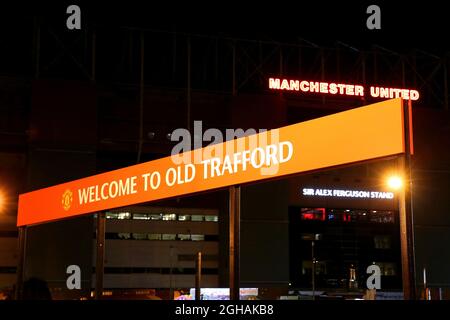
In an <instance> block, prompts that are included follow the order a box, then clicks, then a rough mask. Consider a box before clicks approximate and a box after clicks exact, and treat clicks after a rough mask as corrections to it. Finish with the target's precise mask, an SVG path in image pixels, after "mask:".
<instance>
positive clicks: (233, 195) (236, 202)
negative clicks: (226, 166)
mask: <svg viewBox="0 0 450 320" xmlns="http://www.w3.org/2000/svg"><path fill="white" fill-rule="evenodd" d="M229 192H230V197H229V198H230V205H229V216H230V217H229V219H230V221H229V228H230V229H229V233H230V244H229V246H230V247H229V263H230V277H229V282H230V300H239V271H240V270H239V269H240V268H239V245H240V244H239V240H240V239H239V238H240V224H241V187H239V186H231V187H230V189H229Z"/></svg>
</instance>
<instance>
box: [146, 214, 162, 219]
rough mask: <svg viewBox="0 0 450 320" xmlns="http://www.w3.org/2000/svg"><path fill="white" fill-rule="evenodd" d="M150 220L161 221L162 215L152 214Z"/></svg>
mask: <svg viewBox="0 0 450 320" xmlns="http://www.w3.org/2000/svg"><path fill="white" fill-rule="evenodd" d="M149 218H150V220H161V219H162V214H151V215H149Z"/></svg>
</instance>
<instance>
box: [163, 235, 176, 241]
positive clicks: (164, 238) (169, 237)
mask: <svg viewBox="0 0 450 320" xmlns="http://www.w3.org/2000/svg"><path fill="white" fill-rule="evenodd" d="M176 237H177V235H176V234H171V233H164V234H162V239H163V240H176Z"/></svg>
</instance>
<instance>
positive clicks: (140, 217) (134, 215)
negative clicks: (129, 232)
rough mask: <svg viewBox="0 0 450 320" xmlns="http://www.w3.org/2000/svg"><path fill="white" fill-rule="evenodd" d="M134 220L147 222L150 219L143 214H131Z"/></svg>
mask: <svg viewBox="0 0 450 320" xmlns="http://www.w3.org/2000/svg"><path fill="white" fill-rule="evenodd" d="M133 219H134V220H148V219H150V217H149V216H148V215H147V214H145V213H134V214H133Z"/></svg>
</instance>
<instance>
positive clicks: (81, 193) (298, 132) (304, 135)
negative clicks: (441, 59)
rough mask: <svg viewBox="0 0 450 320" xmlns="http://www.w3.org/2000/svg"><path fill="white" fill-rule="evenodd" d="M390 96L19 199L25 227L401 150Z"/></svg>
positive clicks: (400, 126) (397, 105) (399, 112)
mask: <svg viewBox="0 0 450 320" xmlns="http://www.w3.org/2000/svg"><path fill="white" fill-rule="evenodd" d="M404 117H405V115H404V113H403V101H402V100H401V99H393V100H388V101H384V102H380V103H376V104H373V105H369V106H365V107H361V108H356V109H352V110H349V111H344V112H340V113H337V114H333V115H330V116H326V117H322V118H318V119H314V120H311V121H306V122H302V123H297V124H294V125H290V126H286V127H282V128H279V129H274V130H270V131H267V132H262V133H259V134H255V135H252V136H247V137H242V138H239V139H235V140H231V141H227V142H224V143H218V144H214V145H209V146H207V147H204V148H201V149H197V150H193V151H188V152H184V153H182V154H178V155H173V156H169V157H166V158H162V159H158V160H154V161H150V162H146V163H142V164H138V165H134V166H130V167H126V168H123V169H119V170H115V171H110V172H106V173H102V174H98V175H94V176H91V177H87V178H83V179H79V180H75V181H71V182H67V183H63V184H59V185H56V186H52V187H49V188H45V189H40V190H36V191H32V192H29V193H25V194H21V195H20V196H19V210H18V218H17V225H18V226H25V225H32V224H37V223H43V222H48V221H54V220H58V219H63V218H69V217H74V216H78V215H82V214H87V213H93V212H98V211H102V210H106V209H111V208H117V207H123V206H128V205H133V204H137V203H143V202H149V201H155V200H161V199H166V198H171V197H176V196H181V195H187V194H192V193H197V192H201V191H207V190H213V189H217V188H222V187H227V186H231V185H237V184H243V183H249V182H254V181H259V180H265V179H271V178H276V177H282V176H287V175H291V174H297V173H301V172H307V171H312V170H317V169H324V168H329V167H335V166H339V165H344V164H350V163H356V162H360V161H365V160H370V159H376V158H381V157H386V156H392V155H397V154H401V153H404V152H405V143H404Z"/></svg>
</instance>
